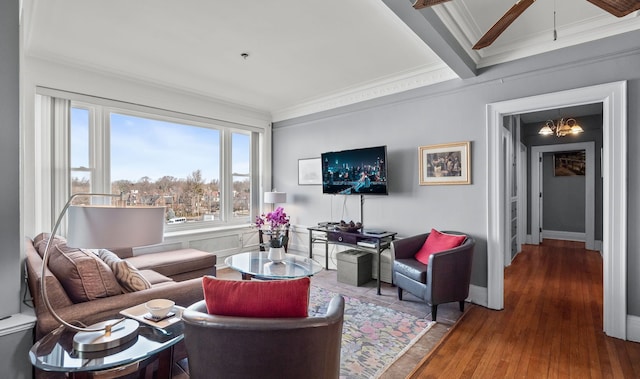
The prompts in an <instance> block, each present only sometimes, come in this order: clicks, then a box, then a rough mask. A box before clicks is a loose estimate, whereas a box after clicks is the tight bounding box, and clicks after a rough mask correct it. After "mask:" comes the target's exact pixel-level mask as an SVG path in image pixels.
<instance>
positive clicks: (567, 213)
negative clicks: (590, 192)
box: [542, 153, 587, 233]
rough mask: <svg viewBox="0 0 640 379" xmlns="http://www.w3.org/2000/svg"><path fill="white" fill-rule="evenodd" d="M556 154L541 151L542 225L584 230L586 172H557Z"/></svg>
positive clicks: (564, 229)
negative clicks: (562, 173)
mask: <svg viewBox="0 0 640 379" xmlns="http://www.w3.org/2000/svg"><path fill="white" fill-rule="evenodd" d="M554 154H555V153H544V154H542V166H543V168H542V172H543V175H542V199H543V205H542V229H543V230H553V231H560V232H574V233H584V232H585V227H584V225H585V207H584V204H585V198H586V196H587V191H586V190H585V182H586V179H585V176H555V175H554V159H553V156H554Z"/></svg>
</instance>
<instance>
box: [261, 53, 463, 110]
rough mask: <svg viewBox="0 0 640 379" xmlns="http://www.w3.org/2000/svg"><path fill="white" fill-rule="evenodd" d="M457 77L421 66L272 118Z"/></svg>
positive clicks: (444, 69)
mask: <svg viewBox="0 0 640 379" xmlns="http://www.w3.org/2000/svg"><path fill="white" fill-rule="evenodd" d="M457 78H458V76H457V75H456V74H455V73H454V72H453V70H451V69H450V68H449V67H446V66H445V65H436V66H428V67H422V68H419V69H416V70H413V71H409V72H406V73H404V74H401V75H397V76H393V77H389V78H383V79H379V80H377V81H374V82H370V83H367V84H362V85H359V86H355V87H351V88H348V89H346V90H344V91H340V92H337V93H334V94H331V95H327V96H323V97H321V98H318V99H314V100H310V101H306V102H303V103H300V104H298V105H295V106H292V107H288V108H284V109H281V110H279V111H274V112H272V119H273V121H274V122H278V121H284V120H288V119H292V118H296V117H301V116H306V115H310V114H313V113H318V112H322V111H326V110H330V109H334V108H339V107H343V106H347V105H351V104H355V103H359V102H363V101H367V100H372V99H376V98H379V97H383V96H387V95H392V94H396V93H400V92H404V91H408V90H411V89H415V88H420V87H424V86H428V85H432V84H436V83H440V82H444V81H447V80H451V79H457Z"/></svg>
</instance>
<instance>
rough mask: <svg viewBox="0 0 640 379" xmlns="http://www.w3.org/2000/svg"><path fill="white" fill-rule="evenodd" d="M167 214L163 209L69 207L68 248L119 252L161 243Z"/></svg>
mask: <svg viewBox="0 0 640 379" xmlns="http://www.w3.org/2000/svg"><path fill="white" fill-rule="evenodd" d="M164 211H165V208H164V207H135V206H130V207H108V206H70V207H69V228H68V236H67V244H68V246H70V247H78V248H86V249H98V248H111V249H116V248H123V247H135V246H146V245H154V244H157V243H161V242H162V241H163V239H164Z"/></svg>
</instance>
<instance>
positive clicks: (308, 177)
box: [298, 158, 322, 186]
mask: <svg viewBox="0 0 640 379" xmlns="http://www.w3.org/2000/svg"><path fill="white" fill-rule="evenodd" d="M317 184H322V165H321V160H320V158H303V159H298V185H301V186H307V185H317Z"/></svg>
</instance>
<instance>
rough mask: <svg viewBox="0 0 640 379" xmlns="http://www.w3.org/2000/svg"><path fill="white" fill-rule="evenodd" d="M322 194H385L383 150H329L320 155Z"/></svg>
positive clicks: (384, 158)
mask: <svg viewBox="0 0 640 379" xmlns="http://www.w3.org/2000/svg"><path fill="white" fill-rule="evenodd" d="M321 161H322V193H325V194H333V195H387V194H388V189H387V147H386V146H376V147H366V148H361V149H351V150H342V151H331V152H327V153H323V154H322V155H321Z"/></svg>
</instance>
